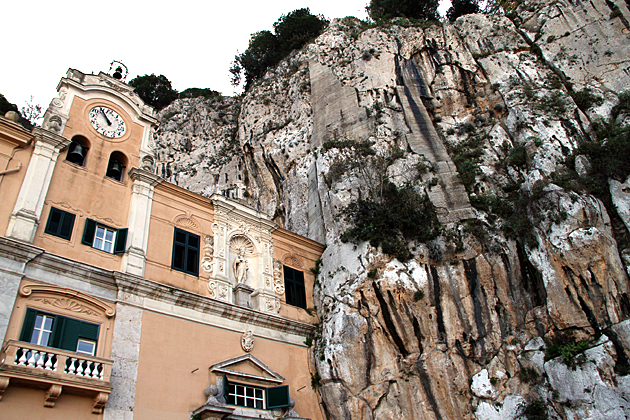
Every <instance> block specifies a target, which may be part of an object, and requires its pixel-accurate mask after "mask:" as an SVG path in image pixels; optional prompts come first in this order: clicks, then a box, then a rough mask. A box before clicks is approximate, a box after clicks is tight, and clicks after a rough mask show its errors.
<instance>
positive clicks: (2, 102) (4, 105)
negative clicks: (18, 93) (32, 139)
mask: <svg viewBox="0 0 630 420" xmlns="http://www.w3.org/2000/svg"><path fill="white" fill-rule="evenodd" d="M40 110H41V107H40ZM9 111H15V112H17V113H18V114H20V120H19V121H18V123H19V124H20V125H21V126H22V127H24V128H26V129H27V130H32V129H33V124H32V123H31V122H30V121H29V120H28V119H26V118H24V115H22V113H20V110H19V109H18V107H17V105H15V104H12V103H11V102H9V101H7V99H6V98H5V97H4V95H3V94H1V93H0V116H2V117H4V114H6V113H7V112H9Z"/></svg>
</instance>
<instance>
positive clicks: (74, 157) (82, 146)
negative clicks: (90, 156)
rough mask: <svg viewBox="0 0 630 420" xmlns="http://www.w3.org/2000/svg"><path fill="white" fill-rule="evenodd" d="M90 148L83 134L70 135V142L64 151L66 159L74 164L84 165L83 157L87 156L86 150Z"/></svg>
mask: <svg viewBox="0 0 630 420" xmlns="http://www.w3.org/2000/svg"><path fill="white" fill-rule="evenodd" d="M89 149H90V142H89V141H88V139H86V138H85V137H83V136H74V137H72V143H70V146H69V147H68V153H66V160H67V161H68V162H72V163H74V164H75V165H79V166H85V158H86V157H87V151H88V150H89Z"/></svg>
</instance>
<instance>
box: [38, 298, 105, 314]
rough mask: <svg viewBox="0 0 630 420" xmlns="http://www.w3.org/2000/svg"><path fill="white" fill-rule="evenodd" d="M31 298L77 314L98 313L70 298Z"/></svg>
mask: <svg viewBox="0 0 630 420" xmlns="http://www.w3.org/2000/svg"><path fill="white" fill-rule="evenodd" d="M32 300H34V301H36V302H41V303H43V304H44V305H51V306H54V307H55V308H58V309H65V310H68V311H72V312H76V313H79V314H86V315H98V313H97V312H96V311H93V310H92V309H90V308H88V307H86V306H84V305H81V304H80V303H78V302H75V301H74V300H71V299H66V298H57V299H54V298H47V297H41V298H33V299H32Z"/></svg>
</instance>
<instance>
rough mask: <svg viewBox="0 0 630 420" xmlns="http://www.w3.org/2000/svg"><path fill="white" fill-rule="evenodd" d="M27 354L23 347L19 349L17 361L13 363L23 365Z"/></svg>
mask: <svg viewBox="0 0 630 420" xmlns="http://www.w3.org/2000/svg"><path fill="white" fill-rule="evenodd" d="M25 354H26V352H25V351H24V349H23V348H22V347H18V349H17V350H16V351H15V360H14V361H13V364H16V365H23V364H24V363H25V362H26V356H25Z"/></svg>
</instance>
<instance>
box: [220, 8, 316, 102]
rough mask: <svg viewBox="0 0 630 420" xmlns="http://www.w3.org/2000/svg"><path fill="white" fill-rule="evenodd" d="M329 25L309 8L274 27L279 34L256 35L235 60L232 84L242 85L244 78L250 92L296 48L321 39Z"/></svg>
mask: <svg viewBox="0 0 630 420" xmlns="http://www.w3.org/2000/svg"><path fill="white" fill-rule="evenodd" d="M327 25H328V20H327V19H326V18H324V17H323V16H321V15H318V16H316V15H313V14H311V11H310V9H308V8H305V9H297V10H294V11H292V12H291V13H289V14H288V15H282V16H281V17H280V19H278V20H277V21H276V23H274V24H273V29H274V32H275V33H271V32H270V31H259V32H255V33H254V34H252V37H251V39H250V40H249V46H248V47H247V49H246V50H245V52H244V53H242V54H237V55H236V56H235V57H234V61H233V62H232V67H231V68H230V73H232V84H233V85H234V86H236V85H238V84H240V83H241V80H243V77H244V78H245V89H246V90H247V89H248V88H249V87H250V86H251V85H252V83H253V82H254V81H256V80H257V79H259V78H261V77H262V76H263V75H264V74H265V72H266V71H267V69H268V68H270V67H273V66H275V65H276V64H278V63H279V62H280V60H282V59H283V58H285V57H286V56H287V55H288V54H289V53H290V52H291V51H293V50H294V49H297V48H301V47H302V46H303V45H305V44H307V43H308V42H310V41H311V40H312V39H314V38H315V37H317V36H318V35H319V34H320V33H321V32H322V31H323V30H324V28H325V27H326V26H327Z"/></svg>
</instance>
